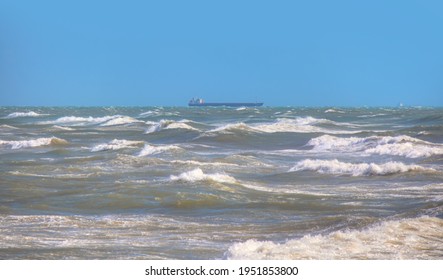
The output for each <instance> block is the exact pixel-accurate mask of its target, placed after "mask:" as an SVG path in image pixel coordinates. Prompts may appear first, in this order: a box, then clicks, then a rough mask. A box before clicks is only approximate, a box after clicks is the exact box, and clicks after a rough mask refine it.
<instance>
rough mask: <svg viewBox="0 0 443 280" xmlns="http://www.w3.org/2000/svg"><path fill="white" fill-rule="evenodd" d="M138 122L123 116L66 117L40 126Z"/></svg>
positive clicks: (105, 124) (42, 123)
mask: <svg viewBox="0 0 443 280" xmlns="http://www.w3.org/2000/svg"><path fill="white" fill-rule="evenodd" d="M135 121H136V120H135V119H133V118H130V117H125V116H121V115H113V116H104V117H91V116H90V117H76V116H66V117H60V118H58V119H56V120H52V121H43V122H39V123H38V124H40V125H47V124H53V125H69V126H84V125H98V124H103V125H104V126H107V125H108V126H109V125H116V124H125V123H132V122H135Z"/></svg>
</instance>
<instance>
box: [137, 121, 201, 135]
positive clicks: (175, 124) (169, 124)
mask: <svg viewBox="0 0 443 280" xmlns="http://www.w3.org/2000/svg"><path fill="white" fill-rule="evenodd" d="M190 122H192V121H190V120H180V121H173V120H160V121H159V122H150V121H149V122H146V124H148V125H150V127H149V128H148V129H147V130H146V132H145V133H146V134H149V133H153V132H158V131H161V130H163V129H184V130H195V131H199V129H197V128H194V127H192V126H190V125H189V124H187V123H190Z"/></svg>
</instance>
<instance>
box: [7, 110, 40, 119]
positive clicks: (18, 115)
mask: <svg viewBox="0 0 443 280" xmlns="http://www.w3.org/2000/svg"><path fill="white" fill-rule="evenodd" d="M41 116H48V114H39V113H36V112H34V111H29V112H14V113H11V114H9V115H7V116H6V117H4V118H5V119H13V118H21V117H41Z"/></svg>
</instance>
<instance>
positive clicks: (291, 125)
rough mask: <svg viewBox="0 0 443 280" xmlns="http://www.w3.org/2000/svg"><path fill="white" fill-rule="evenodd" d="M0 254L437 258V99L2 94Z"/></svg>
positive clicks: (441, 238)
mask: <svg viewBox="0 0 443 280" xmlns="http://www.w3.org/2000/svg"><path fill="white" fill-rule="evenodd" d="M0 259H443V108H297V107H275V108H273V107H260V108H208V107H206V108H187V107H145V108H143V107H134V108H128V107H120V108H119V107H91V108H86V107H53V108H51V107H32V108H27V107H0Z"/></svg>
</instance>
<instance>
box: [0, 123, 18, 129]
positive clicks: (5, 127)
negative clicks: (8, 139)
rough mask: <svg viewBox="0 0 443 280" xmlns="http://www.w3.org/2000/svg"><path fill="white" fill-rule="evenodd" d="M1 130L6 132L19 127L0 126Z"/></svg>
mask: <svg viewBox="0 0 443 280" xmlns="http://www.w3.org/2000/svg"><path fill="white" fill-rule="evenodd" d="M0 129H2V130H3V129H4V130H11V129H19V128H18V127H15V126H12V125H7V124H2V125H0Z"/></svg>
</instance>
